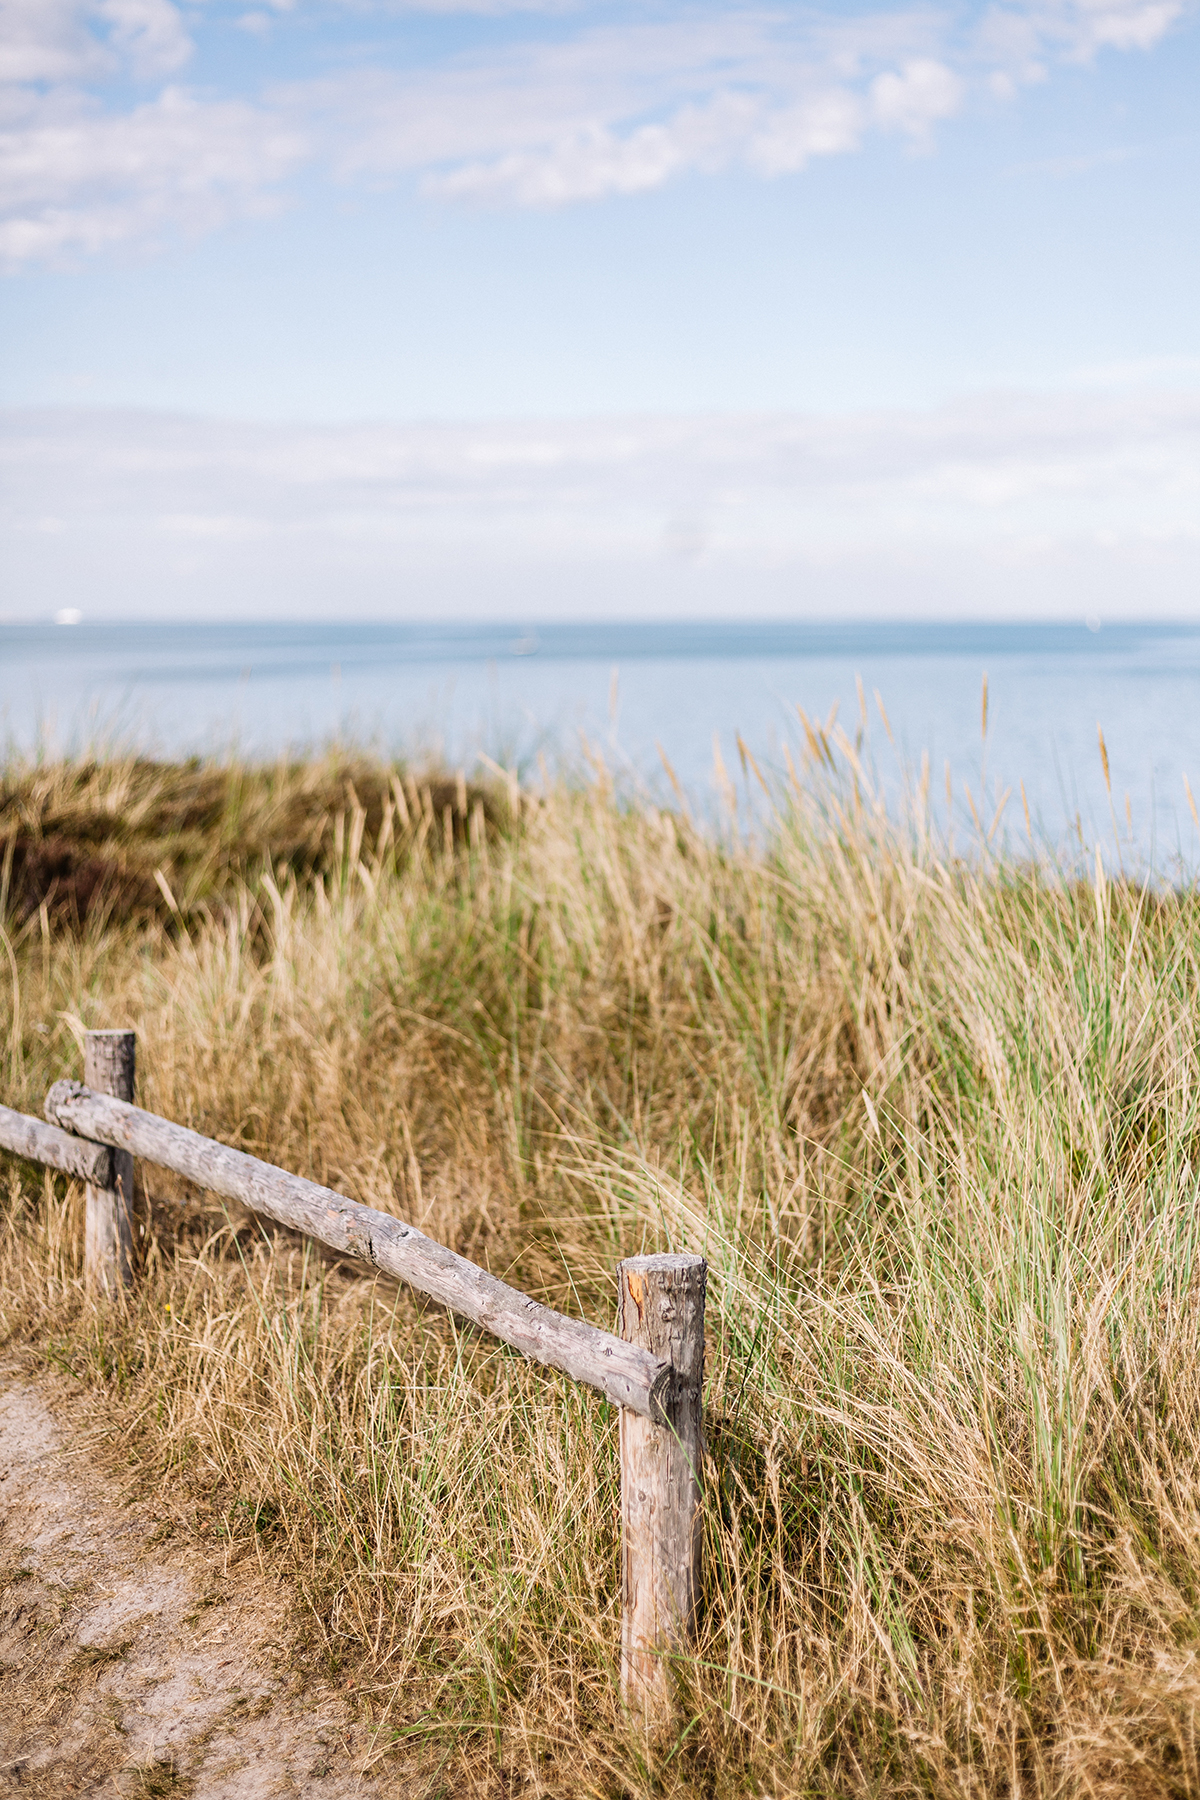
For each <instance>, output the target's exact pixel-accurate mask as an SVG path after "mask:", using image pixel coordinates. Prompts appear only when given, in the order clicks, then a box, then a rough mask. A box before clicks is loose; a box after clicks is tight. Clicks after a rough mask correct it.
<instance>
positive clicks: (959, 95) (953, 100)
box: [871, 56, 966, 145]
mask: <svg viewBox="0 0 1200 1800" xmlns="http://www.w3.org/2000/svg"><path fill="white" fill-rule="evenodd" d="M965 91H966V90H965V88H964V85H963V83H962V81H961V80H960V79H959V77H958V76H957V75H956V74H955V73H954V71H953V70H952V69H948V68H947V67H946V65H945V63H941V62H935V61H934V60H933V58H932V57H927V56H924V57H914V58H913V59H912V60H911V61H910V62H906V63H905V64H904V66H903V68H902V69H899V70H896V71H894V72H893V71H892V70H890V69H889V70H888V71H887V72H886V73H885V74H883V75H877V76H876V77H875V80H874V81H873V82H872V83H871V104H872V108H873V110H874V113H875V117H876V118H877V119H878V121H879V123H880V124H881V125H882V126H884V127H885V128H886V129H888V130H892V131H902V132H904V133H905V134H906V135H907V136H908V137H910V138H912V139H913V141H914V142H915V143H918V144H923V145H924V144H928V143H929V141H930V137H931V135H932V130H933V127H934V125H936V124H938V123H939V121H941V120H942V119H950V118H953V116H954V114H955V113H956V112H958V111H959V109H960V107H961V106H962V103H963V98H964V95H965Z"/></svg>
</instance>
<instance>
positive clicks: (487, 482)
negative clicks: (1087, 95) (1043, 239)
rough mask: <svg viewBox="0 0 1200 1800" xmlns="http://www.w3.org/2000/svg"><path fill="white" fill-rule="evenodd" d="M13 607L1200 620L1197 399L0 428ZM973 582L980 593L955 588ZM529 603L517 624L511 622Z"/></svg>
mask: <svg viewBox="0 0 1200 1800" xmlns="http://www.w3.org/2000/svg"><path fill="white" fill-rule="evenodd" d="M0 475H2V482H0V485H2V487H3V491H4V492H5V493H6V495H7V500H6V503H5V507H4V510H3V513H2V514H0V556H2V557H3V560H4V565H5V567H6V569H7V570H8V571H9V577H8V580H7V583H6V586H7V590H8V594H9V601H8V604H9V605H10V606H11V607H14V608H15V609H16V610H17V611H18V612H21V613H24V614H26V615H28V614H31V613H33V614H36V613H38V612H39V611H40V612H45V611H47V610H48V609H49V610H53V608H54V607H56V606H59V605H67V604H71V605H78V604H80V599H79V596H80V594H81V593H84V594H85V595H86V605H87V608H88V610H89V612H96V611H102V610H105V609H107V610H113V611H130V612H134V613H142V614H158V615H161V613H162V612H163V610H164V605H165V604H166V602H165V601H164V596H165V595H171V596H173V599H172V602H171V604H172V605H174V606H176V607H178V608H182V609H183V610H184V611H192V612H199V613H205V612H213V611H216V612H223V613H226V614H229V613H235V614H236V613H238V612H244V611H245V610H246V609H252V610H257V611H259V612H260V613H261V612H269V611H271V610H272V608H273V607H278V608H279V609H281V610H283V611H286V612H289V613H294V612H297V611H303V610H305V609H306V608H307V609H308V610H310V611H312V612H315V613H321V612H324V613H325V614H326V615H327V614H328V612H329V609H330V607H331V606H332V605H337V606H338V607H340V608H343V609H350V610H358V611H362V612H370V611H372V610H376V609H378V608H381V607H382V608H383V609H384V610H386V611H390V612H392V613H395V612H397V611H399V612H403V611H405V610H407V611H408V612H410V613H416V614H420V613H422V611H425V612H428V610H429V608H430V606H431V605H432V604H433V603H434V602H435V601H436V603H437V604H438V605H439V606H444V607H445V608H446V609H448V610H449V611H453V612H457V613H459V614H470V613H472V612H475V613H478V612H479V611H480V610H481V609H486V608H487V607H488V606H494V607H496V608H498V609H499V610H501V611H503V610H504V608H505V607H506V606H507V607H508V608H509V609H510V610H511V609H512V608H513V607H514V606H515V608H516V610H517V611H519V612H521V613H524V614H531V613H534V612H538V611H543V612H546V613H547V614H549V613H554V612H558V613H561V612H562V610H563V608H564V605H565V602H564V595H574V596H575V597H576V598H575V601H574V604H575V606H576V607H577V608H579V609H581V610H587V609H588V607H589V606H590V607H591V608H592V609H593V610H608V611H611V610H613V608H614V607H615V606H620V607H624V608H629V607H630V606H639V607H643V606H644V607H647V608H650V609H657V610H659V611H669V610H671V609H672V608H677V609H679V610H682V611H691V612H696V611H703V610H705V609H706V608H709V609H714V610H718V611H720V610H728V606H729V596H730V595H731V594H735V593H736V594H737V596H738V604H739V606H741V607H743V608H745V609H747V610H760V611H764V612H765V611H770V610H772V609H773V608H775V607H778V606H784V607H786V608H788V609H789V610H792V611H795V610H796V609H797V608H799V609H800V610H802V611H808V612H821V611H823V610H829V609H830V608H833V607H840V608H846V609H849V610H857V611H859V612H868V613H869V612H879V611H881V610H888V609H891V610H894V611H897V612H903V611H909V612H912V611H916V612H923V613H931V612H932V613H938V612H942V613H955V614H961V613H962V612H963V610H964V609H965V608H966V607H967V606H968V605H969V606H970V607H971V608H973V609H975V610H984V611H986V610H993V611H997V612H1010V613H1028V612H1030V611H1033V610H1037V608H1038V607H1039V606H1046V607H1048V608H1050V609H1051V610H1053V611H1055V612H1057V613H1062V612H1069V611H1071V610H1076V611H1078V612H1080V613H1083V612H1089V611H1093V610H1095V609H1096V608H1097V606H1099V605H1105V606H1107V605H1115V606H1116V607H1117V608H1118V609H1119V610H1122V611H1129V610H1130V608H1131V601H1130V596H1131V595H1135V596H1136V601H1135V602H1134V603H1133V604H1134V605H1136V606H1137V607H1140V608H1141V609H1142V610H1143V611H1144V612H1146V613H1149V614H1154V613H1167V612H1178V611H1181V610H1189V609H1192V608H1193V607H1194V599H1193V596H1194V594H1195V591H1196V582H1197V580H1200V528H1198V527H1197V520H1198V519H1200V390H1198V391H1193V392H1191V393H1188V392H1186V391H1183V392H1179V391H1176V392H1174V393H1164V392H1161V391H1157V392H1156V391H1155V390H1153V389H1146V388H1143V389H1140V390H1137V391H1131V392H1125V393H1106V394H1096V393H1092V394H1080V393H1070V392H1068V393H1061V394H1057V395H1052V396H1024V397H1012V396H1010V397H1007V398H981V399H976V400H973V401H969V402H962V403H960V404H958V405H955V406H953V407H946V408H943V409H941V410H938V411H932V412H915V411H914V412H891V413H878V414H857V415H849V416H845V417H843V418H840V419H816V418H808V417H803V416H798V415H790V416H789V415H779V416H756V415H742V416H730V417H710V418H706V419H697V420H681V419H666V418H653V417H648V418H617V419H611V420H608V421H604V422H580V423H574V424H572V423H569V422H568V423H563V422H555V423H529V424H517V425H514V424H496V425H478V426H465V425H464V426H425V427H402V426H388V425H374V426H346V427H332V426H330V427H315V426H314V427H309V428H304V427H287V426H249V425H235V424H226V423H221V422H215V421H202V420H194V419H187V418H169V417H163V416H161V415H150V414H129V413H104V412H88V413H66V412H58V413H25V414H18V413H12V414H8V415H3V414H0ZM964 584H966V585H964ZM518 602H519V603H518Z"/></svg>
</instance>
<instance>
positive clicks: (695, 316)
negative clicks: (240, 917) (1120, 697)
mask: <svg viewBox="0 0 1200 1800" xmlns="http://www.w3.org/2000/svg"><path fill="white" fill-rule="evenodd" d="M0 271H2V272H0V567H2V569H3V571H5V572H4V573H0V617H5V618H9V619H23V618H30V619H32V618H44V617H47V616H51V615H52V614H53V613H54V612H55V611H57V610H59V609H61V608H64V607H67V606H75V607H78V608H80V609H81V610H84V611H85V612H86V613H87V615H88V616H89V617H93V616H94V617H100V616H111V617H118V616H155V617H180V618H182V617H219V616H238V617H246V616H259V617H278V616H308V617H320V616H347V615H350V614H355V615H358V616H362V617H381V616H395V617H424V616H431V615H440V614H446V615H458V616H483V615H488V614H492V615H504V616H506V617H529V618H535V617H539V616H589V617H601V616H618V615H619V616H629V615H631V614H636V615H637V616H644V615H645V614H647V613H657V614H661V615H662V616H680V615H687V614H689V613H693V614H705V615H710V616H713V615H715V616H719V615H734V614H739V613H740V614H745V613H747V612H752V613H757V614H760V615H762V616H771V615H786V616H813V617H825V616H838V615H842V614H855V615H858V616H883V615H897V614H903V615H907V616H954V617H973V616H995V617H1000V616H1037V617H1047V616H1057V617H1080V616H1092V615H1093V614H1094V615H1096V616H1105V617H1110V616H1111V617H1117V616H1124V617H1136V616H1167V615H1184V616H1192V615H1194V614H1195V612H1196V611H1197V602H1198V600H1200V308H1198V307H1197V305H1196V298H1195V297H1196V295H1197V293H1200V8H1197V6H1195V5H1192V4H1188V3H1187V0H1012V3H1011V4H983V5H978V4H961V5H953V4H946V5H944V4H936V3H934V4H928V5H917V6H888V5H878V4H877V5H845V6H837V7H824V8H822V7H815V6H808V5H801V4H789V5H728V4H718V3H716V0H708V3H701V4H695V5H681V4H669V3H666V0H662V3H659V4H654V3H652V0H634V3H631V4H626V5H605V6H598V5H593V4H588V3H587V0H426V3H425V4H411V3H408V0H291V3H290V4H286V3H283V0H275V3H273V4H266V5H253V4H251V5H249V6H247V5H245V4H242V3H240V0H239V3H237V4H226V3H225V0H193V3H191V4H188V3H186V0H181V3H179V4H175V3H173V0H0Z"/></svg>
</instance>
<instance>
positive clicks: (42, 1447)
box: [0, 1371, 425, 1800]
mask: <svg viewBox="0 0 1200 1800" xmlns="http://www.w3.org/2000/svg"><path fill="white" fill-rule="evenodd" d="M214 1563H215V1566H214ZM285 1618H286V1599H285V1596H284V1594H283V1592H282V1591H281V1590H280V1589H279V1588H278V1587H277V1586H274V1585H273V1584H272V1582H271V1581H270V1580H269V1579H268V1578H267V1577H266V1576H264V1575H263V1573H262V1571H261V1570H260V1568H259V1566H258V1562H257V1560H256V1559H254V1558H253V1557H251V1558H249V1559H247V1560H246V1561H245V1562H243V1563H242V1565H240V1566H239V1567H235V1568H233V1569H232V1570H226V1568H225V1566H224V1564H223V1561H222V1559H221V1558H220V1557H217V1558H214V1559H206V1558H205V1557H204V1556H203V1554H202V1553H201V1552H200V1551H199V1550H198V1549H197V1548H196V1546H195V1545H194V1544H192V1543H190V1542H186V1541H184V1534H183V1533H179V1534H174V1533H173V1532H172V1531H171V1527H170V1520H169V1517H167V1516H166V1515H164V1513H163V1511H162V1510H161V1509H159V1510H157V1511H156V1509H155V1508H154V1506H153V1505H135V1506H127V1505H123V1504H122V1503H121V1501H120V1499H119V1497H118V1495H117V1492H116V1490H115V1488H114V1486H113V1484H112V1482H111V1481H109V1480H107V1479H106V1478H105V1477H104V1476H103V1475H102V1474H100V1473H98V1471H97V1468H96V1466H95V1464H94V1462H93V1461H91V1460H90V1459H89V1454H88V1446H87V1438H86V1434H83V1435H81V1434H80V1433H79V1432H78V1431H76V1430H75V1429H74V1428H73V1426H72V1423H71V1420H70V1418H69V1408H68V1411H67V1412H66V1413H64V1410H63V1404H62V1403H61V1402H60V1401H58V1400H56V1397H55V1393H54V1388H53V1384H51V1383H44V1384H42V1383H39V1384H38V1385H37V1386H35V1385H32V1384H31V1383H30V1381H29V1379H28V1378H27V1377H26V1378H22V1377H21V1376H20V1375H18V1374H16V1373H15V1372H13V1373H8V1374H5V1373H4V1372H3V1371H0V1796H3V1800H8V1797H9V1796H10V1795H14V1796H15V1795H20V1796H22V1800H27V1797H28V1796H31V1795H35V1796H38V1797H39V1800H58V1797H59V1796H64V1797H65V1796H67V1795H70V1796H75V1795H100V1794H104V1795H105V1796H107V1797H108V1800H115V1797H116V1796H117V1795H124V1796H128V1797H130V1800H133V1797H134V1796H138V1795H143V1796H149V1795H162V1796H179V1797H180V1800H182V1797H183V1796H185V1795H194V1796H196V1797H197V1800H266V1797H267V1796H268V1795H272V1796H273V1795H292V1794H304V1795H312V1796H313V1797H314V1800H346V1797H348V1796H351V1795H361V1796H363V1797H364V1800H367V1797H368V1796H371V1797H374V1796H376V1795H382V1794H394V1795H399V1794H401V1793H414V1792H420V1791H422V1790H423V1789H424V1785H425V1784H424V1783H423V1782H422V1783H420V1785H419V1786H418V1787H417V1788H415V1789H414V1788H413V1787H410V1786H409V1785H408V1784H407V1782H403V1783H397V1781H396V1780H395V1779H394V1778H393V1779H388V1778H387V1777H376V1778H374V1779H362V1778H360V1777H359V1776H358V1774H357V1773H356V1770H358V1769H360V1768H361V1767H362V1766H363V1763H364V1760H365V1758H366V1756H367V1754H368V1751H369V1741H368V1737H367V1733H366V1731H365V1729H364V1728H363V1727H361V1726H360V1725H357V1724H356V1723H355V1721H354V1719H353V1717H352V1716H351V1713H350V1710H349V1708H348V1707H347V1705H346V1703H345V1701H344V1700H343V1699H341V1698H340V1697H339V1696H338V1695H337V1694H336V1693H335V1692H334V1691H333V1690H332V1689H329V1688H324V1687H322V1686H321V1685H320V1684H319V1683H314V1682H313V1681H312V1679H311V1677H307V1678H305V1679H303V1680H301V1678H299V1677H298V1676H295V1675H293V1676H291V1677H289V1675H288V1672H287V1670H286V1668H285V1666H284V1662H285V1655H286V1652H285V1650H284V1647H283V1645H284V1641H285V1639H284V1623H285Z"/></svg>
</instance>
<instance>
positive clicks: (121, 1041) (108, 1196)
mask: <svg viewBox="0 0 1200 1800" xmlns="http://www.w3.org/2000/svg"><path fill="white" fill-rule="evenodd" d="M136 1050H137V1034H136V1032H132V1031H89V1032H88V1033H87V1034H86V1035H85V1037H84V1040H83V1079H84V1084H85V1086H87V1087H90V1088H94V1089H95V1090H96V1091H97V1093H101V1094H112V1095H113V1096H114V1098H115V1099H117V1100H132V1099H133V1076H134V1059H135V1056H136ZM112 1183H113V1185H112V1186H111V1187H110V1188H102V1187H95V1186H93V1184H92V1183H91V1182H90V1181H89V1182H88V1184H87V1190H86V1192H87V1222H86V1225H85V1228H84V1251H83V1272H84V1278H85V1279H86V1281H87V1282H88V1284H89V1286H91V1287H95V1288H98V1289H100V1290H101V1291H102V1292H104V1293H106V1294H112V1293H115V1292H116V1290H117V1289H118V1288H119V1287H128V1286H129V1284H130V1282H131V1281H132V1280H133V1157H132V1156H131V1155H130V1153H129V1152H128V1150H114V1151H113V1152H112Z"/></svg>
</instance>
